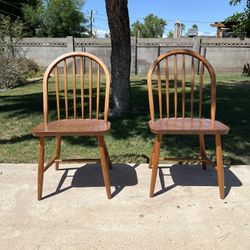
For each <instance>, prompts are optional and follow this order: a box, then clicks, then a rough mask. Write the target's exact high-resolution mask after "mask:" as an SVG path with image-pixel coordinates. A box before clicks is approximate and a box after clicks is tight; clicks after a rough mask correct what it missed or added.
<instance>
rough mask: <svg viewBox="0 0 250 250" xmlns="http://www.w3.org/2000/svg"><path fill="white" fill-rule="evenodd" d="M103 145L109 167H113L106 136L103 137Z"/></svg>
mask: <svg viewBox="0 0 250 250" xmlns="http://www.w3.org/2000/svg"><path fill="white" fill-rule="evenodd" d="M103 146H104V150H105V155H106V159H107V164H108V166H109V169H112V162H111V160H110V157H109V152H108V148H107V146H106V143H105V140H104V137H103Z"/></svg>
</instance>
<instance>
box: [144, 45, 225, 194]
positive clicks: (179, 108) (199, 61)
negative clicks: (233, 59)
mask: <svg viewBox="0 0 250 250" xmlns="http://www.w3.org/2000/svg"><path fill="white" fill-rule="evenodd" d="M197 70H199V76H197V75H196V73H195V72H196V71H197ZM179 72H180V75H181V76H178V73H179ZM161 73H163V74H161ZM205 77H207V78H209V82H210V86H209V87H210V90H209V92H210V100H207V99H206V100H205V103H202V101H204V96H203V89H204V83H203V82H204V80H205ZM197 79H198V80H197ZM147 81H148V97H149V108H150V118H151V120H150V121H149V127H150V130H151V132H152V133H153V134H155V136H156V138H155V142H154V146H153V150H152V154H151V158H150V163H149V167H150V168H151V167H152V176H151V185H150V197H153V195H154V188H155V182H156V176H157V169H158V163H159V160H164V161H165V160H166V161H168V160H170V161H193V160H195V161H199V162H202V165H203V167H204V169H205V167H206V164H207V163H209V164H212V165H213V166H214V167H215V168H216V170H217V179H218V184H219V191H220V197H221V199H224V170H223V161H222V149H221V135H222V134H226V133H228V131H229V128H228V127H227V126H226V125H224V124H223V123H221V122H219V121H216V120H215V110H216V77H215V72H214V69H213V67H212V66H211V64H210V63H209V62H208V61H207V60H206V59H205V58H204V57H203V56H201V55H200V54H198V53H196V52H194V51H190V50H184V49H177V50H172V51H168V52H167V53H165V54H163V55H160V56H159V57H158V58H157V59H156V60H155V61H154V62H153V64H152V65H151V67H150V69H149V72H148V78H147ZM154 82H155V83H156V84H154ZM206 87H207V86H206ZM154 96H155V97H156V98H155V99H154ZM196 96H197V98H195V97H196ZM206 98H207V97H206ZM195 100H197V101H196V102H195ZM209 101H210V104H208V106H210V108H209V109H210V115H208V116H210V117H208V118H209V119H205V118H204V117H203V116H202V113H203V112H202V111H203V109H204V105H207V103H208V102H209ZM171 104H172V105H171ZM164 135H198V136H199V143H200V158H198V159H189V158H181V159H179V158H159V155H160V145H161V142H162V138H163V136H164ZM204 135H214V136H215V141H216V158H217V160H216V164H215V163H213V162H212V161H211V160H210V159H209V158H208V157H207V156H206V152H205V141H204Z"/></svg>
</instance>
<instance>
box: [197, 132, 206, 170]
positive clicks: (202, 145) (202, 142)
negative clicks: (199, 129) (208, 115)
mask: <svg viewBox="0 0 250 250" xmlns="http://www.w3.org/2000/svg"><path fill="white" fill-rule="evenodd" d="M199 141H200V156H201V159H205V158H206V149H205V139H204V135H203V134H200V135H199ZM202 168H203V169H204V170H206V169H207V165H206V162H204V161H203V162H202Z"/></svg>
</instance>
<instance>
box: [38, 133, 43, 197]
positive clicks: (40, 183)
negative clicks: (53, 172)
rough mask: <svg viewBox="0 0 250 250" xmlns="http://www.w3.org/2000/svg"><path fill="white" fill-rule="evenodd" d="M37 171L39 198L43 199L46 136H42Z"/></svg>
mask: <svg viewBox="0 0 250 250" xmlns="http://www.w3.org/2000/svg"><path fill="white" fill-rule="evenodd" d="M38 154H39V156H38V171H37V199H38V200H41V199H42V192H43V174H44V137H40V143H39V153H38Z"/></svg>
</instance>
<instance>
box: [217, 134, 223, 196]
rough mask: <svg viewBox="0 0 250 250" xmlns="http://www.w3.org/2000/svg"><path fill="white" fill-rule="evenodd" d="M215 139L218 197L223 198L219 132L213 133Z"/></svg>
mask: <svg viewBox="0 0 250 250" xmlns="http://www.w3.org/2000/svg"><path fill="white" fill-rule="evenodd" d="M215 141H216V158H217V159H216V165H217V179H218V185H219V190H220V198H221V199H224V198H225V191H224V167H223V159H222V149H221V136H220V134H216V135H215Z"/></svg>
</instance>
